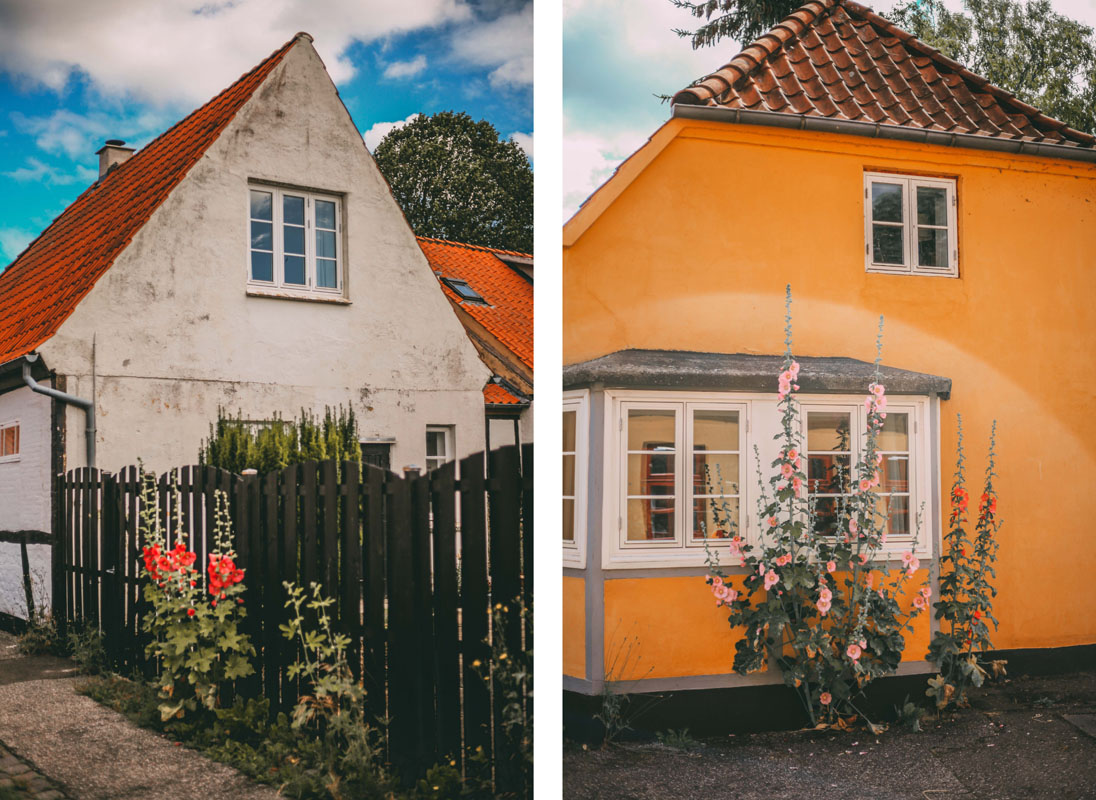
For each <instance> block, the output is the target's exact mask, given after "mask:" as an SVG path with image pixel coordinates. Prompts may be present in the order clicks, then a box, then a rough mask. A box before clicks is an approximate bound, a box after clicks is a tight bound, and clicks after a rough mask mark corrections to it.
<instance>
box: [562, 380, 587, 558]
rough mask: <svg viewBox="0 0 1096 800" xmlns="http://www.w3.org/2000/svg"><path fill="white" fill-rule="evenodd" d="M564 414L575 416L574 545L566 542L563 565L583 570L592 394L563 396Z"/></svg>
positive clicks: (577, 392) (570, 392) (581, 393)
mask: <svg viewBox="0 0 1096 800" xmlns="http://www.w3.org/2000/svg"><path fill="white" fill-rule="evenodd" d="M563 411H564V412H574V414H575V450H574V454H575V493H574V495H573V499H574V504H573V505H574V515H575V516H574V538H573V539H572V540H571V541H567V540H563V565H564V566H565V567H576V568H579V569H581V568H584V567H585V566H586V517H587V509H588V503H589V500H588V498H589V476H590V392H589V391H588V390H586V389H583V390H581V391H569V392H564V393H563Z"/></svg>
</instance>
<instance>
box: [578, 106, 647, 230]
mask: <svg viewBox="0 0 1096 800" xmlns="http://www.w3.org/2000/svg"><path fill="white" fill-rule="evenodd" d="M570 128H571V126H570V125H569V124H568V122H567V120H564V134H563V217H564V219H569V218H570V217H571V215H573V214H574V213H575V212H576V211H578V208H579V206H581V205H582V204H583V202H585V201H586V198H588V197H589V196H590V195H591V194H593V193H594V191H595V190H596V189H597V188H598V187H599V186H601V184H603V183H605V181H607V180H608V179H609V178H610V177H611V176H612V174H613V170H615V169H616V168H617V167H618V166H619V165H620V162H622V161H623V160H624V159H626V158H627V157H628V156H630V155H631V154H632V153H634V152H635V151H636V150H638V149H639V148H640V147H641V146H642V145H643V143H644V142H645V141H647V139H648V138H649V137H650V135H651V134H652V133H654V129H651V130H644V129H632V130H618V131H616V132H615V133H612V134H609V135H605V134H598V133H591V132H583V131H575V130H572V129H570Z"/></svg>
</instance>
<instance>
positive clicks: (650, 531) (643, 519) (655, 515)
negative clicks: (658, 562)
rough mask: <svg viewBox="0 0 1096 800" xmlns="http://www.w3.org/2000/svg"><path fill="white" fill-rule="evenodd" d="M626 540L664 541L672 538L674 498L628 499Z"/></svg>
mask: <svg viewBox="0 0 1096 800" xmlns="http://www.w3.org/2000/svg"><path fill="white" fill-rule="evenodd" d="M627 530H628V541H629V542H645V541H666V540H671V539H673V538H674V500H673V498H670V499H667V500H629V501H628V529H627Z"/></svg>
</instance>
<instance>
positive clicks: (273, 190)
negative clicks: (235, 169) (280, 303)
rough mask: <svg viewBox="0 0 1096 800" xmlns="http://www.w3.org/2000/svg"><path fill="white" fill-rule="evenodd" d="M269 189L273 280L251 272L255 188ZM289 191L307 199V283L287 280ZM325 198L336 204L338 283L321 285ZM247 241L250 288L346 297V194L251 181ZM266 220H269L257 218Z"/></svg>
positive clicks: (303, 295) (260, 189)
mask: <svg viewBox="0 0 1096 800" xmlns="http://www.w3.org/2000/svg"><path fill="white" fill-rule="evenodd" d="M253 191H255V192H268V193H270V194H271V195H272V198H271V203H272V209H271V211H272V213H271V217H272V218H273V219H272V220H271V224H272V226H273V236H272V242H271V246H272V247H273V255H272V258H273V260H274V265H273V266H274V270H273V280H269V281H260V280H256V279H255V278H253V277H252V275H251V252H252V247H251V223H252V221H253V218H252V216H251V192H253ZM286 195H290V196H293V197H303V198H304V201H305V211H304V222H305V225H304V229H305V233H304V265H305V266H304V271H305V285H304V286H301V285H300V284H296V283H286V282H285V251H284V241H283V240H284V227H283V224H284V223H283V217H284V209H285V202H284V198H285V196H286ZM317 200H323V201H326V202H330V203H334V204H335V284H336V285H335V286H334V287H329V286H318V285H317V280H316V201H317ZM246 208H247V214H246V218H247V232H246V238H245V240H244V241H245V242H246V243H247V248H246V251H247V258H246V264H245V268H246V270H247V271H246V273H245V274H246V275H247V285H248V287H249V288H255V289H267V290H276V291H278V292H279V293H286V294H289V295H296V296H300V297H317V296H318V297H342V296H343V294H344V288H345V285H346V279H345V274H344V273H345V271H346V257H345V252H344V251H345V248H344V246H343V202H342V198H341V197H339V196H338V195H334V194H326V193H323V192H313V191H308V190H305V189H293V188H289V187H281V186H272V185H269V184H264V183H249V184H248V187H247V206H246ZM254 221H256V222H260V221H261V222H266V220H254Z"/></svg>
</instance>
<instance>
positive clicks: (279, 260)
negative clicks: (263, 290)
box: [271, 189, 285, 288]
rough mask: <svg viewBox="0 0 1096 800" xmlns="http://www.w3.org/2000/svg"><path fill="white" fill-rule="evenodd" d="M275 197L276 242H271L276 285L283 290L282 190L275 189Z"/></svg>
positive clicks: (273, 191)
mask: <svg viewBox="0 0 1096 800" xmlns="http://www.w3.org/2000/svg"><path fill="white" fill-rule="evenodd" d="M272 193H273V195H274V213H273V214H272V215H271V216H273V217H274V241H273V242H271V246H272V247H273V248H274V281H275V284H276V285H277V286H278V287H279V288H281V287H284V286H285V257H284V256H283V255H282V232H283V230H282V204H283V202H284V201H283V200H282V192H281V190H280V189H273V190H272Z"/></svg>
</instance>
